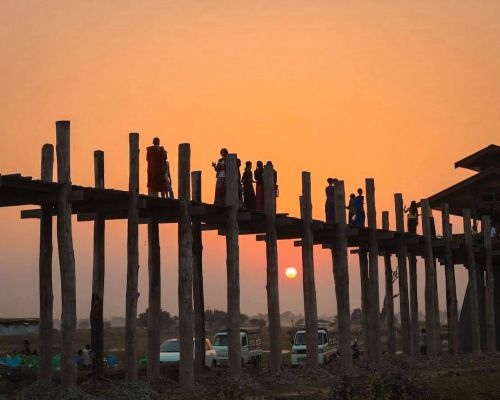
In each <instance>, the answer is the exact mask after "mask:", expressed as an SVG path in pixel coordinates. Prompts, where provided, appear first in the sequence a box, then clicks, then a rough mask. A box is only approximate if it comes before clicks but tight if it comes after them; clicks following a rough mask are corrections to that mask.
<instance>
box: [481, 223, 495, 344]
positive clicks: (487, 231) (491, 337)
mask: <svg viewBox="0 0 500 400" xmlns="http://www.w3.org/2000/svg"><path fill="white" fill-rule="evenodd" d="M481 229H482V231H483V241H484V260H485V265H484V266H485V269H486V293H485V308H486V351H487V352H488V353H490V354H494V353H495V352H496V337H495V282H494V280H493V254H492V252H493V250H492V245H491V219H490V217H489V215H483V217H482V221H481Z"/></svg>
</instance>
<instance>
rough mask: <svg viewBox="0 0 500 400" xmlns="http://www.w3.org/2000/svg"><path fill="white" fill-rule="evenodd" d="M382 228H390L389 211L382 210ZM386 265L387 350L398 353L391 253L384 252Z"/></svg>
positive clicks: (390, 352) (392, 353)
mask: <svg viewBox="0 0 500 400" xmlns="http://www.w3.org/2000/svg"><path fill="white" fill-rule="evenodd" d="M382 228H383V229H384V230H386V231H388V230H389V212H388V211H383V212H382ZM384 266H385V311H386V313H387V320H386V322H387V326H386V329H387V350H388V351H389V354H391V355H394V354H396V328H395V325H394V291H393V287H392V265H391V254H390V253H385V254H384Z"/></svg>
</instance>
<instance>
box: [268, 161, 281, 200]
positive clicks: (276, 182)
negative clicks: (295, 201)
mask: <svg viewBox="0 0 500 400" xmlns="http://www.w3.org/2000/svg"><path fill="white" fill-rule="evenodd" d="M266 166H270V167H271V168H272V169H273V172H274V197H279V196H280V192H279V189H278V171H276V170H275V169H274V165H273V162H272V161H268V162H266Z"/></svg>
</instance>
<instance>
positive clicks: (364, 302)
mask: <svg viewBox="0 0 500 400" xmlns="http://www.w3.org/2000/svg"><path fill="white" fill-rule="evenodd" d="M358 257H359V275H360V281H361V331H362V332H361V333H362V336H363V348H364V354H365V355H367V354H368V353H369V349H370V342H369V341H368V252H367V251H366V248H365V247H360V248H359V254H358Z"/></svg>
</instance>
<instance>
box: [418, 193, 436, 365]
mask: <svg viewBox="0 0 500 400" xmlns="http://www.w3.org/2000/svg"><path fill="white" fill-rule="evenodd" d="M421 204H422V229H423V235H424V243H425V245H424V246H425V247H424V251H425V328H426V337H427V354H428V355H429V357H436V356H437V354H438V352H439V349H438V347H437V339H436V338H437V337H438V335H439V332H436V327H437V325H436V312H435V306H436V304H437V296H436V293H435V292H434V289H435V286H434V281H435V279H436V264H435V260H434V255H433V251H432V237H431V225H430V214H431V211H430V207H429V201H428V200H422V202H421Z"/></svg>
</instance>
